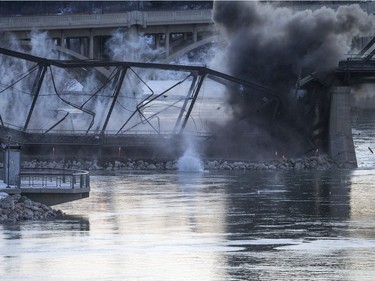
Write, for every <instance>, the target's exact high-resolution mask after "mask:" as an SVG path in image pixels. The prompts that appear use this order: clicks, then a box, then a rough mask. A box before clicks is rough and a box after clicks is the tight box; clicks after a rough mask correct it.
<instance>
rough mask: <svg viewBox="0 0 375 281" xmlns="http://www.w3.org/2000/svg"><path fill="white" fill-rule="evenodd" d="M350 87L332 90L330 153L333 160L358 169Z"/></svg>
mask: <svg viewBox="0 0 375 281" xmlns="http://www.w3.org/2000/svg"><path fill="white" fill-rule="evenodd" d="M350 91H351V88H350V87H333V88H332V89H331V110H330V118H329V153H330V156H331V157H332V159H333V160H335V161H336V162H338V163H339V164H341V165H343V166H344V167H348V168H356V167H357V159H356V156H355V149H354V143H353V137H352V129H351V104H350Z"/></svg>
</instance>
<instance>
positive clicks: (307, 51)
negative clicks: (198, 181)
mask: <svg viewBox="0 0 375 281" xmlns="http://www.w3.org/2000/svg"><path fill="white" fill-rule="evenodd" d="M214 21H215V22H216V24H217V25H218V26H219V28H220V30H221V31H222V33H223V34H224V35H225V36H226V38H227V42H228V46H227V48H226V50H225V52H224V53H223V56H222V57H221V58H220V65H221V66H226V69H225V71H227V72H228V73H229V74H231V75H233V76H236V77H241V78H243V79H246V80H249V81H254V82H257V83H260V84H263V85H266V86H269V87H272V88H273V89H275V90H277V91H278V93H279V96H280V97H281V98H282V99H283V100H284V101H286V102H287V106H288V109H287V111H288V113H287V114H288V115H289V117H288V118H286V121H285V123H284V124H279V126H282V128H279V129H278V130H277V131H272V130H271V129H270V127H269V128H267V126H270V125H269V124H268V123H267V122H265V120H262V118H263V116H261V117H260V118H258V119H257V117H254V114H253V117H254V118H253V119H252V120H251V122H250V121H249V122H248V123H249V124H248V125H247V127H244V123H245V122H242V124H241V126H238V127H239V128H238V129H233V126H232V125H231V130H232V131H231V132H230V133H229V135H233V136H236V135H237V133H238V132H240V133H243V132H244V131H246V130H248V131H257V132H258V133H259V134H261V135H262V134H264V137H263V139H264V141H265V144H266V146H270V145H272V144H273V143H275V142H277V141H279V142H280V141H281V139H282V138H279V136H280V135H279V132H280V131H284V136H287V137H286V138H285V140H284V143H285V145H286V146H288V144H289V149H290V148H291V147H296V145H298V142H299V141H302V139H303V135H301V134H300V132H298V130H297V131H296V130H295V129H293V127H294V125H293V124H292V123H293V122H298V119H299V116H298V115H297V109H296V108H293V106H294V104H295V103H294V102H293V100H294V99H295V91H294V87H295V85H296V82H297V80H298V78H299V77H301V78H303V77H305V76H306V75H308V74H311V73H315V75H317V76H318V77H321V78H326V77H327V76H328V75H329V74H330V72H331V71H332V70H333V69H334V68H335V67H336V66H337V65H338V61H339V60H341V59H344V58H345V54H347V53H349V52H350V51H352V42H353V39H355V38H356V37H358V36H363V35H367V34H369V33H370V32H371V31H372V30H373V27H374V17H373V16H372V15H371V16H369V15H368V14H367V13H365V12H364V11H363V10H362V9H361V8H360V7H359V5H350V6H341V7H339V8H338V9H337V11H335V10H333V9H330V8H327V7H321V8H319V9H317V10H314V11H312V10H304V11H293V10H292V9H290V8H281V7H275V6H273V5H271V4H264V3H258V2H253V1H217V2H215V3H214ZM242 94H243V95H240V94H239V93H238V90H236V91H235V92H232V93H230V95H228V97H229V103H230V104H231V106H232V108H233V112H234V119H239V118H242V117H243V116H246V115H248V114H249V111H251V110H253V109H254V108H253V104H252V103H253V102H254V101H253V99H251V98H249V97H251V95H253V94H254V90H245V92H243V93H242ZM291 120H293V121H291ZM295 127H298V126H297V125H296V126H295ZM267 132H268V133H267ZM269 139H272V141H270V143H268V140H269Z"/></svg>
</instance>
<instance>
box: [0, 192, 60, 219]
mask: <svg viewBox="0 0 375 281" xmlns="http://www.w3.org/2000/svg"><path fill="white" fill-rule="evenodd" d="M64 216H65V214H64V213H63V212H62V211H61V210H55V209H52V208H51V207H49V206H46V205H44V204H42V203H39V202H34V201H31V200H30V199H29V198H27V197H25V196H21V195H20V194H14V195H9V196H6V197H3V198H1V199H0V223H14V222H19V221H25V220H46V219H55V218H61V217H64Z"/></svg>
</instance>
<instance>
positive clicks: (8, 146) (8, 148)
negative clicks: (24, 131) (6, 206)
mask: <svg viewBox="0 0 375 281" xmlns="http://www.w3.org/2000/svg"><path fill="white" fill-rule="evenodd" d="M9 162H10V136H8V144H7V175H6V177H7V186H6V188H10V185H9V168H10V163H9Z"/></svg>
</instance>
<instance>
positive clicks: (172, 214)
mask: <svg viewBox="0 0 375 281" xmlns="http://www.w3.org/2000/svg"><path fill="white" fill-rule="evenodd" d="M357 117H358V116H357ZM358 118H359V119H355V120H356V122H357V123H355V124H354V125H353V131H354V132H356V133H357V134H359V135H357V137H356V139H355V144H356V147H357V149H358V148H360V153H359V155H358V157H359V161H358V162H359V163H362V164H361V165H362V167H361V168H359V169H356V170H338V171H298V172H294V171H247V172H226V173H223V172H220V173H213V172H203V173H178V172H173V173H171V172H170V173H156V172H154V173H149V172H148V173H142V172H139V173H134V172H129V171H128V172H116V173H113V174H108V173H107V174H97V175H93V176H92V178H91V186H92V192H91V195H90V198H88V199H84V200H81V201H76V202H72V203H68V204H62V205H58V206H56V207H57V208H59V209H62V210H63V211H64V212H65V213H67V214H69V216H68V217H67V218H66V219H64V220H58V221H48V222H22V223H20V224H5V225H0V280H38V281H39V280H141V281H144V280H163V281H167V280H194V281H196V280H330V281H331V280H353V281H354V280H355V281H357V280H374V276H375V268H374V265H375V195H374V194H375V184H374V179H375V170H373V169H372V167H371V165H372V158H371V157H373V155H372V154H371V153H370V152H368V151H366V149H367V146H368V143H369V144H370V145H371V142H372V139H371V137H369V136H368V135H369V134H370V133H371V132H372V130H371V127H370V125H367V127H366V126H364V125H363V122H362V123H361V122H360V121H358V120H361V119H360V118H362V117H360V116H359V117H358ZM362 125H363V126H364V127H362V129H361V126H362ZM366 128H367V129H366ZM366 130H367V131H368V133H365V131H366ZM366 134H367V135H366ZM359 136H361V137H359ZM361 138H362V139H361ZM363 146H365V147H363ZM364 148H365V149H364ZM367 150H368V149H367Z"/></svg>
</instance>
